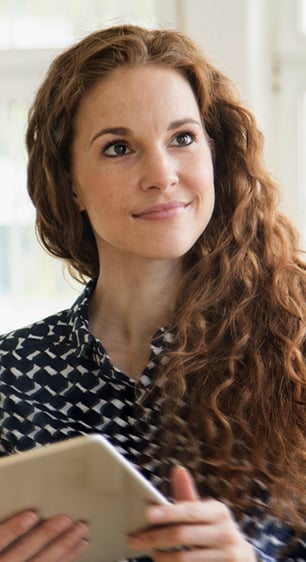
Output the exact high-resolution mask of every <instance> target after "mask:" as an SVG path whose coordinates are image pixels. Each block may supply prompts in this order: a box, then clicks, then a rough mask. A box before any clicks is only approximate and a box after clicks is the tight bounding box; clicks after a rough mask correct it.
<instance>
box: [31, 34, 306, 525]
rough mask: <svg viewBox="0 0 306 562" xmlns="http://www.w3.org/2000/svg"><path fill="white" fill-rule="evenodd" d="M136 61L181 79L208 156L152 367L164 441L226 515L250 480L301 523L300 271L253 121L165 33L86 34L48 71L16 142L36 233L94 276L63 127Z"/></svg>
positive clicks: (219, 81)
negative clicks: (161, 349) (86, 98)
mask: <svg viewBox="0 0 306 562" xmlns="http://www.w3.org/2000/svg"><path fill="white" fill-rule="evenodd" d="M144 64H163V65H166V66H169V67H171V68H172V69H176V70H177V71H178V72H180V73H182V74H183V75H184V76H185V77H186V79H187V80H188V82H189V84H190V85H191V88H192V90H193V92H194V94H195V97H196V99H197V102H198V105H199V108H200V112H201V115H202V118H203V122H204V124H205V127H206V130H207V132H208V135H209V136H210V137H211V139H213V143H214V160H215V166H214V167H215V189H216V205H215V210H214V214H213V217H212V219H211V221H210V223H209V225H208V227H207V229H206V230H205V232H203V234H202V236H201V237H200V238H199V240H198V241H197V242H196V244H195V245H194V247H193V248H192V249H191V250H190V252H189V253H188V254H187V255H186V256H185V258H184V265H185V267H184V278H183V281H182V286H181V290H180V291H179V296H178V300H177V304H176V310H175V314H174V318H175V322H174V323H173V325H172V326H170V329H171V330H172V331H173V333H174V334H175V341H174V345H173V346H172V347H171V350H169V352H168V353H167V358H168V362H166V363H165V364H164V366H163V367H162V368H161V376H162V377H163V379H162V380H163V381H164V384H163V385H162V394H163V398H164V401H163V403H164V411H163V435H164V436H166V438H165V441H166V445H167V447H168V448H175V442H174V441H173V439H172V437H171V436H174V435H175V432H174V430H177V429H179V431H180V432H183V433H184V434H185V435H186V437H187V438H188V439H189V442H190V446H191V453H192V454H193V455H196V458H197V461H198V462H197V470H196V477H197V478H198V484H199V487H200V488H201V489H202V492H203V493H207V492H209V493H211V494H213V495H215V496H217V497H221V498H224V499H226V500H227V501H228V502H229V503H231V504H232V505H233V506H234V509H235V510H236V512H237V514H238V515H239V513H240V512H241V511H244V510H245V509H248V508H250V507H251V505H252V500H251V499H250V496H251V495H252V494H251V491H252V487H253V485H254V481H258V480H260V481H261V482H263V484H264V485H265V486H266V487H267V490H268V492H269V494H270V497H271V502H270V510H271V512H272V513H275V514H277V515H283V513H284V510H285V511H286V518H287V519H288V520H291V521H292V522H293V523H294V525H295V526H300V527H301V526H303V520H304V518H305V513H306V500H305V490H306V446H305V445H306V443H305V433H306V432H305V427H306V410H305V403H306V374H305V309H306V304H305V296H306V288H305V286H306V284H305V275H306V274H305V265H304V263H303V262H302V259H301V257H300V253H299V249H298V238H297V234H296V232H295V230H294V228H293V227H292V225H291V224H290V223H289V221H288V220H287V219H286V218H285V217H284V216H282V215H281V214H280V213H279V212H278V210H277V203H278V190H277V187H276V186H275V184H274V182H273V180H272V178H271V177H270V175H269V174H268V172H267V171H266V169H265V167H264V165H263V159H262V145H263V138H262V135H261V133H260V131H259V130H258V128H257V126H256V123H255V120H254V117H253V116H252V114H251V113H250V112H249V111H248V110H247V109H245V108H244V107H243V106H242V105H241V103H240V102H239V99H238V97H237V95H236V92H235V90H234V88H233V86H232V84H231V82H230V81H229V80H228V79H227V78H226V77H225V76H224V75H223V74H222V73H221V72H220V71H219V70H217V69H216V68H215V67H214V66H213V65H211V64H210V63H209V62H208V61H207V60H206V59H205V58H204V57H203V55H202V53H201V52H200V51H199V49H198V48H197V47H196V46H195V45H194V44H193V43H192V42H191V41H190V39H188V38H186V37H185V36H184V35H182V34H181V33H178V32H176V31H168V30H147V29H143V28H141V27H138V26H133V25H123V26H115V27H112V28H109V29H105V30H101V31H97V32H95V33H93V34H91V35H89V36H88V37H86V38H85V39H83V40H82V41H80V42H79V43H78V44H76V45H75V46H73V47H72V48H70V49H68V50H67V51H66V52H64V53H63V54H61V55H60V56H59V57H58V58H57V59H56V60H55V61H54V62H53V64H52V65H51V67H50V70H49V73H48V75H47V77H46V79H45V81H44V83H43V84H42V86H41V88H40V90H39V91H38V93H37V96H36V99H35V101H34V104H33V107H32V109H31V111H30V116H29V125H28V130H27V136H26V139H27V147H28V153H29V164H28V190H29V193H30V196H31V198H32V200H33V202H34V205H35V207H36V210H37V230H38V233H39V236H40V238H41V240H42V243H43V244H44V246H45V247H46V248H47V250H48V251H49V252H51V253H52V254H54V255H56V256H58V257H60V258H63V259H65V260H66V261H67V262H68V264H69V266H70V268H71V270H72V272H74V275H78V276H79V277H81V278H83V279H85V278H97V277H98V273H99V261H98V254H97V248H96V244H95V239H94V236H93V232H92V229H91V226H90V223H89V221H88V219H87V217H86V215H84V213H82V214H80V213H79V210H78V208H77V206H76V204H75V200H74V196H73V188H72V179H71V170H70V158H71V157H70V147H71V142H72V139H73V135H74V130H73V127H74V118H75V114H76V111H77V109H78V105H79V103H80V100H81V98H82V95H83V94H84V92H86V91H87V90H88V89H89V88H90V87H91V86H92V85H93V84H95V83H96V82H97V81H98V80H101V79H103V77H104V76H106V75H108V74H109V73H110V72H112V70H114V69H115V68H118V67H120V66H124V65H130V66H133V65H134V66H135V65H144ZM182 403H184V404H185V406H184V408H183V410H184V414H182V412H181V408H182V406H181V404H182ZM186 421H187V423H186ZM165 429H166V430H167V429H168V431H165V432H164V430H165ZM181 457H182V459H181V460H182V462H186V463H187V464H188V463H189V461H190V458H191V457H189V454H188V452H187V451H185V452H182V453H181ZM190 462H191V461H190ZM201 474H205V475H206V477H205V480H204V482H203V480H202V479H201V477H200V475H201Z"/></svg>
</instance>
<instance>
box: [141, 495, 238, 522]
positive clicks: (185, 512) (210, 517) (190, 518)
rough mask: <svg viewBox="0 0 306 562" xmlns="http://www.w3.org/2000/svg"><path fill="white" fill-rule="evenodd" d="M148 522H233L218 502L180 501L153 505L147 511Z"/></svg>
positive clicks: (223, 506)
mask: <svg viewBox="0 0 306 562" xmlns="http://www.w3.org/2000/svg"><path fill="white" fill-rule="evenodd" d="M146 517H147V521H148V522H149V523H152V524H155V525H163V524H165V523H167V524H171V523H206V524H216V523H221V522H222V521H224V520H226V519H227V520H231V521H232V517H231V514H230V511H229V509H228V508H227V507H226V506H225V505H224V504H223V503H222V502H219V501H217V500H212V499H209V500H201V501H200V500H197V501H180V502H178V503H175V504H168V505H158V506H157V505H152V506H149V507H148V508H147V511H146Z"/></svg>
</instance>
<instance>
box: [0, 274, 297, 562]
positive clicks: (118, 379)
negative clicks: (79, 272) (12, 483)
mask: <svg viewBox="0 0 306 562" xmlns="http://www.w3.org/2000/svg"><path fill="white" fill-rule="evenodd" d="M93 289H94V283H93V282H90V283H89V284H88V285H87V287H86V288H85V289H84V291H83V293H82V294H81V295H80V297H79V298H78V299H77V301H76V302H75V304H74V305H73V307H72V308H71V309H68V310H65V311H62V312H60V313H58V314H56V315H54V316H51V317H49V318H46V319H44V320H41V321H39V322H36V323H35V324H33V325H32V326H30V327H27V328H23V329H19V330H16V331H15V332H11V333H9V334H6V335H4V336H2V337H1V338H0V455H7V454H11V453H15V452H21V451H25V450H27V449H30V448H32V447H38V446H42V445H47V444H50V443H53V442H55V441H60V440H63V439H67V438H69V437H73V436H76V435H80V434H86V433H95V432H97V433H101V434H103V435H104V436H105V437H106V438H108V439H109V440H110V441H111V442H112V444H113V445H114V446H115V447H116V448H117V449H118V451H119V452H120V453H122V454H123V455H124V456H125V457H126V458H127V459H128V460H129V461H131V462H132V463H133V464H134V465H135V466H136V467H138V468H139V470H140V471H141V472H142V473H143V474H144V476H145V477H146V478H148V479H149V480H150V481H151V482H152V483H153V485H155V486H156V487H157V488H159V487H160V483H161V482H160V479H159V477H158V475H157V473H158V467H159V463H160V462H161V461H160V460H159V458H158V455H154V450H157V449H158V443H157V433H158V432H157V428H158V422H159V407H160V405H159V403H158V401H155V402H152V403H150V404H149V405H148V404H147V405H146V406H144V407H142V410H141V415H140V410H139V406H138V405H137V402H138V399H139V398H141V394H142V393H146V391H147V389H148V387H149V386H150V385H151V384H152V380H153V377H154V373H155V371H156V366H157V358H158V356H159V354H160V353H161V352H162V351H163V350H164V349H165V347H166V346H169V345H170V344H171V339H172V336H171V334H169V333H168V332H167V331H166V330H164V329H163V328H161V329H160V330H159V331H158V332H157V333H156V334H155V336H154V338H153V340H152V343H151V356H150V359H149V362H148V365H147V367H146V368H145V370H144V372H143V373H142V375H141V377H140V379H139V381H138V382H137V385H136V383H135V381H134V380H132V379H130V378H128V377H127V376H126V375H124V373H122V372H120V371H119V370H118V369H116V368H115V367H114V366H113V365H112V364H111V362H110V359H109V357H108V355H107V353H106V351H105V349H104V348H103V345H102V344H101V342H100V341H98V340H97V339H96V338H94V336H92V335H91V334H90V332H89V329H88V301H89V297H90V295H91V294H92V292H93ZM148 444H149V446H148ZM171 461H173V462H175V460H174V459H170V464H171ZM258 489H259V493H260V486H259V488H258ZM264 495H265V494H263V496H264ZM241 529H242V531H243V533H244V534H245V536H246V538H247V539H248V540H249V542H250V543H251V544H253V546H254V548H255V550H256V552H257V554H258V556H259V559H260V560H262V561H263V562H276V560H281V561H282V562H305V561H306V544H305V541H304V540H303V539H300V540H299V541H298V542H296V543H295V546H294V547H293V549H292V551H291V553H290V555H289V554H287V555H286V556H285V557H281V555H280V552H281V551H282V549H283V547H284V546H285V545H286V543H287V542H288V540H289V538H290V531H289V529H288V528H287V527H286V526H285V525H282V524H280V523H278V522H276V521H274V520H272V519H267V518H263V517H262V515H260V514H255V513H254V514H249V515H246V516H245V519H244V521H243V522H242V524H241Z"/></svg>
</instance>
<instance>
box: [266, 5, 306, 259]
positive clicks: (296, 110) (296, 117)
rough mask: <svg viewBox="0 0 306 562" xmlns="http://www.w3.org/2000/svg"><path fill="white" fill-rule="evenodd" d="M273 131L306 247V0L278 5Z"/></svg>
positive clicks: (287, 200)
mask: <svg viewBox="0 0 306 562" xmlns="http://www.w3.org/2000/svg"><path fill="white" fill-rule="evenodd" d="M277 7H278V9H277V12H276V13H277V15H278V21H277V34H276V44H275V52H274V64H275V69H276V74H277V78H276V88H275V92H274V93H275V104H274V109H275V116H274V121H275V131H276V145H277V146H276V151H277V169H278V170H279V172H280V174H279V176H280V177H281V180H282V184H283V187H284V193H285V197H284V205H285V210H286V211H287V212H289V215H290V216H291V218H292V219H293V222H294V223H295V225H296V226H297V228H298V230H299V232H300V233H301V245H302V248H303V249H305V246H306V164H305V154H306V101H305V100H306V0H280V2H279V3H277Z"/></svg>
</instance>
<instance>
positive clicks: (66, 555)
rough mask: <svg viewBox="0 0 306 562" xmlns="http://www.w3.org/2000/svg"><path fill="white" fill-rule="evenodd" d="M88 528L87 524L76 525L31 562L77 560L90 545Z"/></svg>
mask: <svg viewBox="0 0 306 562" xmlns="http://www.w3.org/2000/svg"><path fill="white" fill-rule="evenodd" d="M87 533H88V527H87V525H86V524H85V523H83V522H79V523H76V524H74V525H73V526H72V527H71V528H70V529H68V530H67V531H66V532H65V533H63V534H62V535H60V536H59V537H58V538H56V539H55V540H54V541H52V542H51V543H49V544H48V545H47V546H46V547H45V548H43V549H42V550H41V551H40V552H39V553H38V554H37V555H36V556H34V557H33V558H31V562H57V561H58V562H62V561H63V560H65V562H70V561H71V560H75V558H76V557H77V556H79V555H80V553H81V552H83V551H84V550H85V548H86V547H87V545H88V541H87V540H86V537H87Z"/></svg>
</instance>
